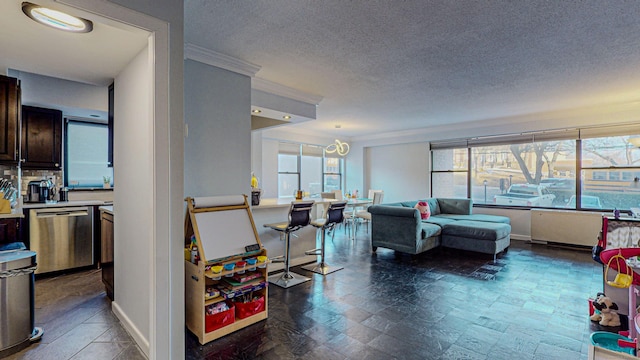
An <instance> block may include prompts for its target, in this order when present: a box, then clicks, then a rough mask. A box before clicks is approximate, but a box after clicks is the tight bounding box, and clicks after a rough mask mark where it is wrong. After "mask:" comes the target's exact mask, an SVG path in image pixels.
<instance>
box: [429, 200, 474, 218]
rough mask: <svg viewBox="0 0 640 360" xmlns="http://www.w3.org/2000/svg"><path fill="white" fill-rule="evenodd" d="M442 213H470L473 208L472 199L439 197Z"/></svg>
mask: <svg viewBox="0 0 640 360" xmlns="http://www.w3.org/2000/svg"><path fill="white" fill-rule="evenodd" d="M437 200H438V205H439V206H440V210H439V212H440V213H441V214H462V215H469V214H471V211H472V209H473V202H472V201H471V199H445V198H437Z"/></svg>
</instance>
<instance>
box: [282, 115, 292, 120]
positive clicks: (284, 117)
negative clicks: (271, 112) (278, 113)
mask: <svg viewBox="0 0 640 360" xmlns="http://www.w3.org/2000/svg"><path fill="white" fill-rule="evenodd" d="M282 118H283V119H285V120H289V119H291V115H285V116H283V117H282Z"/></svg>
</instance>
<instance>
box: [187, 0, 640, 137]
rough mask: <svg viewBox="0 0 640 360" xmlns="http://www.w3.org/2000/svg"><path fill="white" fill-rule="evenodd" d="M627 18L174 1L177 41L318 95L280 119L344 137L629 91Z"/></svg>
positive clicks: (616, 4) (614, 99) (594, 102)
mask: <svg viewBox="0 0 640 360" xmlns="http://www.w3.org/2000/svg"><path fill="white" fill-rule="evenodd" d="M639 17H640V1H622V0H621V1H602V0H597V1H547V0H545V1H540V0H534V1H490V0H487V1H451V0H442V1H432V0H406V1H391V0H389V1H375V0H373V1H372V0H368V1H364V0H357V1H344V0H323V1H317V0H306V1H303V0H254V1H209V0H185V42H187V43H192V44H195V45H198V46H202V47H205V48H208V49H211V50H214V51H217V52H220V53H223V54H225V55H229V56H232V57H235V58H238V59H241V60H245V61H248V62H251V63H254V64H257V65H260V66H261V70H260V71H259V72H258V73H257V77H260V78H263V79H266V80H269V81H272V82H276V83H279V84H282V85H285V86H289V87H291V88H294V89H297V90H300V91H303V92H306V93H311V94H317V95H320V96H322V97H323V98H324V99H323V100H322V102H321V103H320V105H319V106H318V111H317V120H316V121H312V122H306V123H303V124H300V125H294V126H301V127H305V128H308V129H311V130H314V131H323V132H326V133H328V134H337V135H341V136H358V135H369V134H375V133H380V132H387V131H394V130H408V129H415V128H423V127H429V126H435V125H441V124H451V123H463V122H471V121H479V120H485V119H497V118H509V117H514V116H518V115H524V114H532V113H542V112H549V111H555V110H564V109H576V108H583V107H592V106H598V105H603V104H612V103H624V102H631V101H637V100H640V92H639V90H640V71H638V69H640V21H639V20H638V18H639ZM336 124H341V125H342V127H341V128H340V129H334V127H335V125H336Z"/></svg>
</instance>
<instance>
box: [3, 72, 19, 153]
mask: <svg viewBox="0 0 640 360" xmlns="http://www.w3.org/2000/svg"><path fill="white" fill-rule="evenodd" d="M20 96H21V94H20V82H19V81H18V79H15V78H11V77H7V76H2V75H0V163H2V164H8V165H14V166H15V165H16V164H17V163H18V159H19V157H18V144H19V142H18V136H19V133H18V129H19V125H20V121H19V120H20Z"/></svg>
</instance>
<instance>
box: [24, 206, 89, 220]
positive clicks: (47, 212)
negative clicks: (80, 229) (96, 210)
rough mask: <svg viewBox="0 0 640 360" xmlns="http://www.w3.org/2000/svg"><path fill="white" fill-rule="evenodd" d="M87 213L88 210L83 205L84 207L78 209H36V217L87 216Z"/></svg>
mask: <svg viewBox="0 0 640 360" xmlns="http://www.w3.org/2000/svg"><path fill="white" fill-rule="evenodd" d="M87 215H89V210H88V209H87V208H86V207H84V208H78V209H64V208H62V209H42V210H36V217H37V218H50V217H54V216H66V217H70V216H87Z"/></svg>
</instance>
